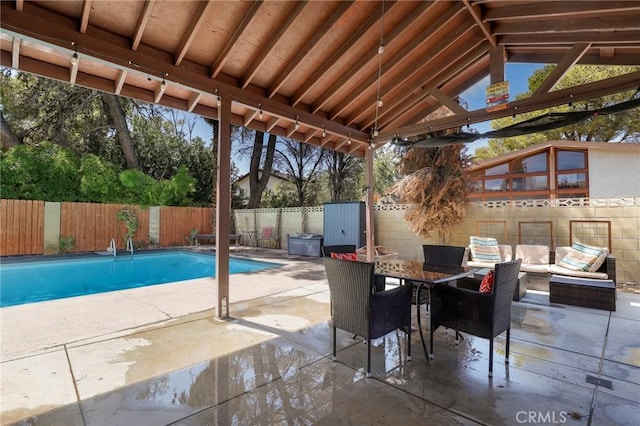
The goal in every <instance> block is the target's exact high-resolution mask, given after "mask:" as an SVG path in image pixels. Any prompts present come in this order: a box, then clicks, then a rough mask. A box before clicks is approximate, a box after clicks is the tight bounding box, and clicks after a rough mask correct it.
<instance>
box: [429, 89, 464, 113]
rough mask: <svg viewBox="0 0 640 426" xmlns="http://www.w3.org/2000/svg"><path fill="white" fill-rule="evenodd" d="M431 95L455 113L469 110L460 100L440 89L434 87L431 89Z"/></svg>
mask: <svg viewBox="0 0 640 426" xmlns="http://www.w3.org/2000/svg"><path fill="white" fill-rule="evenodd" d="M429 95H431V96H433V97H434V98H435V99H437V100H438V102H440V103H441V104H442V105H444V106H446V107H447V108H449V110H450V111H451V112H452V113H454V114H466V113H467V112H468V111H467V110H466V109H464V108H463V107H462V105H460V104H459V103H458V102H456V101H455V100H454V99H453V98H451V97H450V96H449V95H446V94H445V93H443V92H442V91H440V89H437V88H433V89H431V90H430V91H429Z"/></svg>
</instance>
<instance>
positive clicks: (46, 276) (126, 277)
mask: <svg viewBox="0 0 640 426" xmlns="http://www.w3.org/2000/svg"><path fill="white" fill-rule="evenodd" d="M278 266H281V265H280V264H277V263H269V262H259V261H254V260H245V259H238V258H231V259H230V260H229V273H230V274H237V273H240V272H251V271H257V270H260V269H266V268H275V267H278ZM214 275H215V256H214V255H210V254H209V255H208V254H200V253H190V252H181V251H172V252H162V253H140V254H134V255H133V256H130V255H123V256H117V257H116V258H114V257H113V256H100V257H90V258H76V259H60V260H43V261H34V262H21V263H6V262H5V263H3V264H2V265H0V307H4V306H12V305H21V304H25V303H33V302H41V301H45V300H53V299H62V298H65V297H73V296H83V295H86V294H94V293H103V292H107V291H115V290H123V289H127V288H135V287H144V286H149V285H155V284H164V283H169V282H173V281H181V280H190V279H194V278H204V277H212V276H214Z"/></svg>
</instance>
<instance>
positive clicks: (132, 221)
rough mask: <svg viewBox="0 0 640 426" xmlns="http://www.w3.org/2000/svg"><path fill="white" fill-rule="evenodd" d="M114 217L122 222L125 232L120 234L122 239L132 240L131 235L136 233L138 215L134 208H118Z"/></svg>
mask: <svg viewBox="0 0 640 426" xmlns="http://www.w3.org/2000/svg"><path fill="white" fill-rule="evenodd" d="M116 219H118V220H119V221H121V222H124V226H125V229H126V232H125V234H124V235H123V236H122V239H123V240H125V241H127V240H129V239H131V241H133V237H134V236H135V235H136V230H137V229H138V216H137V215H136V212H135V210H133V209H126V208H125V209H120V210H119V211H118V213H116Z"/></svg>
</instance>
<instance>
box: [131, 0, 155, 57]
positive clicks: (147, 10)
mask: <svg viewBox="0 0 640 426" xmlns="http://www.w3.org/2000/svg"><path fill="white" fill-rule="evenodd" d="M155 2H156V0H146V1H145V2H144V6H142V13H141V14H140V16H139V17H138V22H137V23H136V29H135V31H134V32H133V40H132V42H131V50H138V46H140V40H142V34H143V33H144V30H145V28H147V23H148V22H149V18H150V17H151V11H152V10H153V5H154V4H155Z"/></svg>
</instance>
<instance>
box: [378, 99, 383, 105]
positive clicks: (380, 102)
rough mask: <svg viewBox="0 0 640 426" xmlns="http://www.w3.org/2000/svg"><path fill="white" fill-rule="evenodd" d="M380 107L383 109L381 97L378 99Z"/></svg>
mask: <svg viewBox="0 0 640 426" xmlns="http://www.w3.org/2000/svg"><path fill="white" fill-rule="evenodd" d="M378 106H379V107H382V98H381V97H378Z"/></svg>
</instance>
